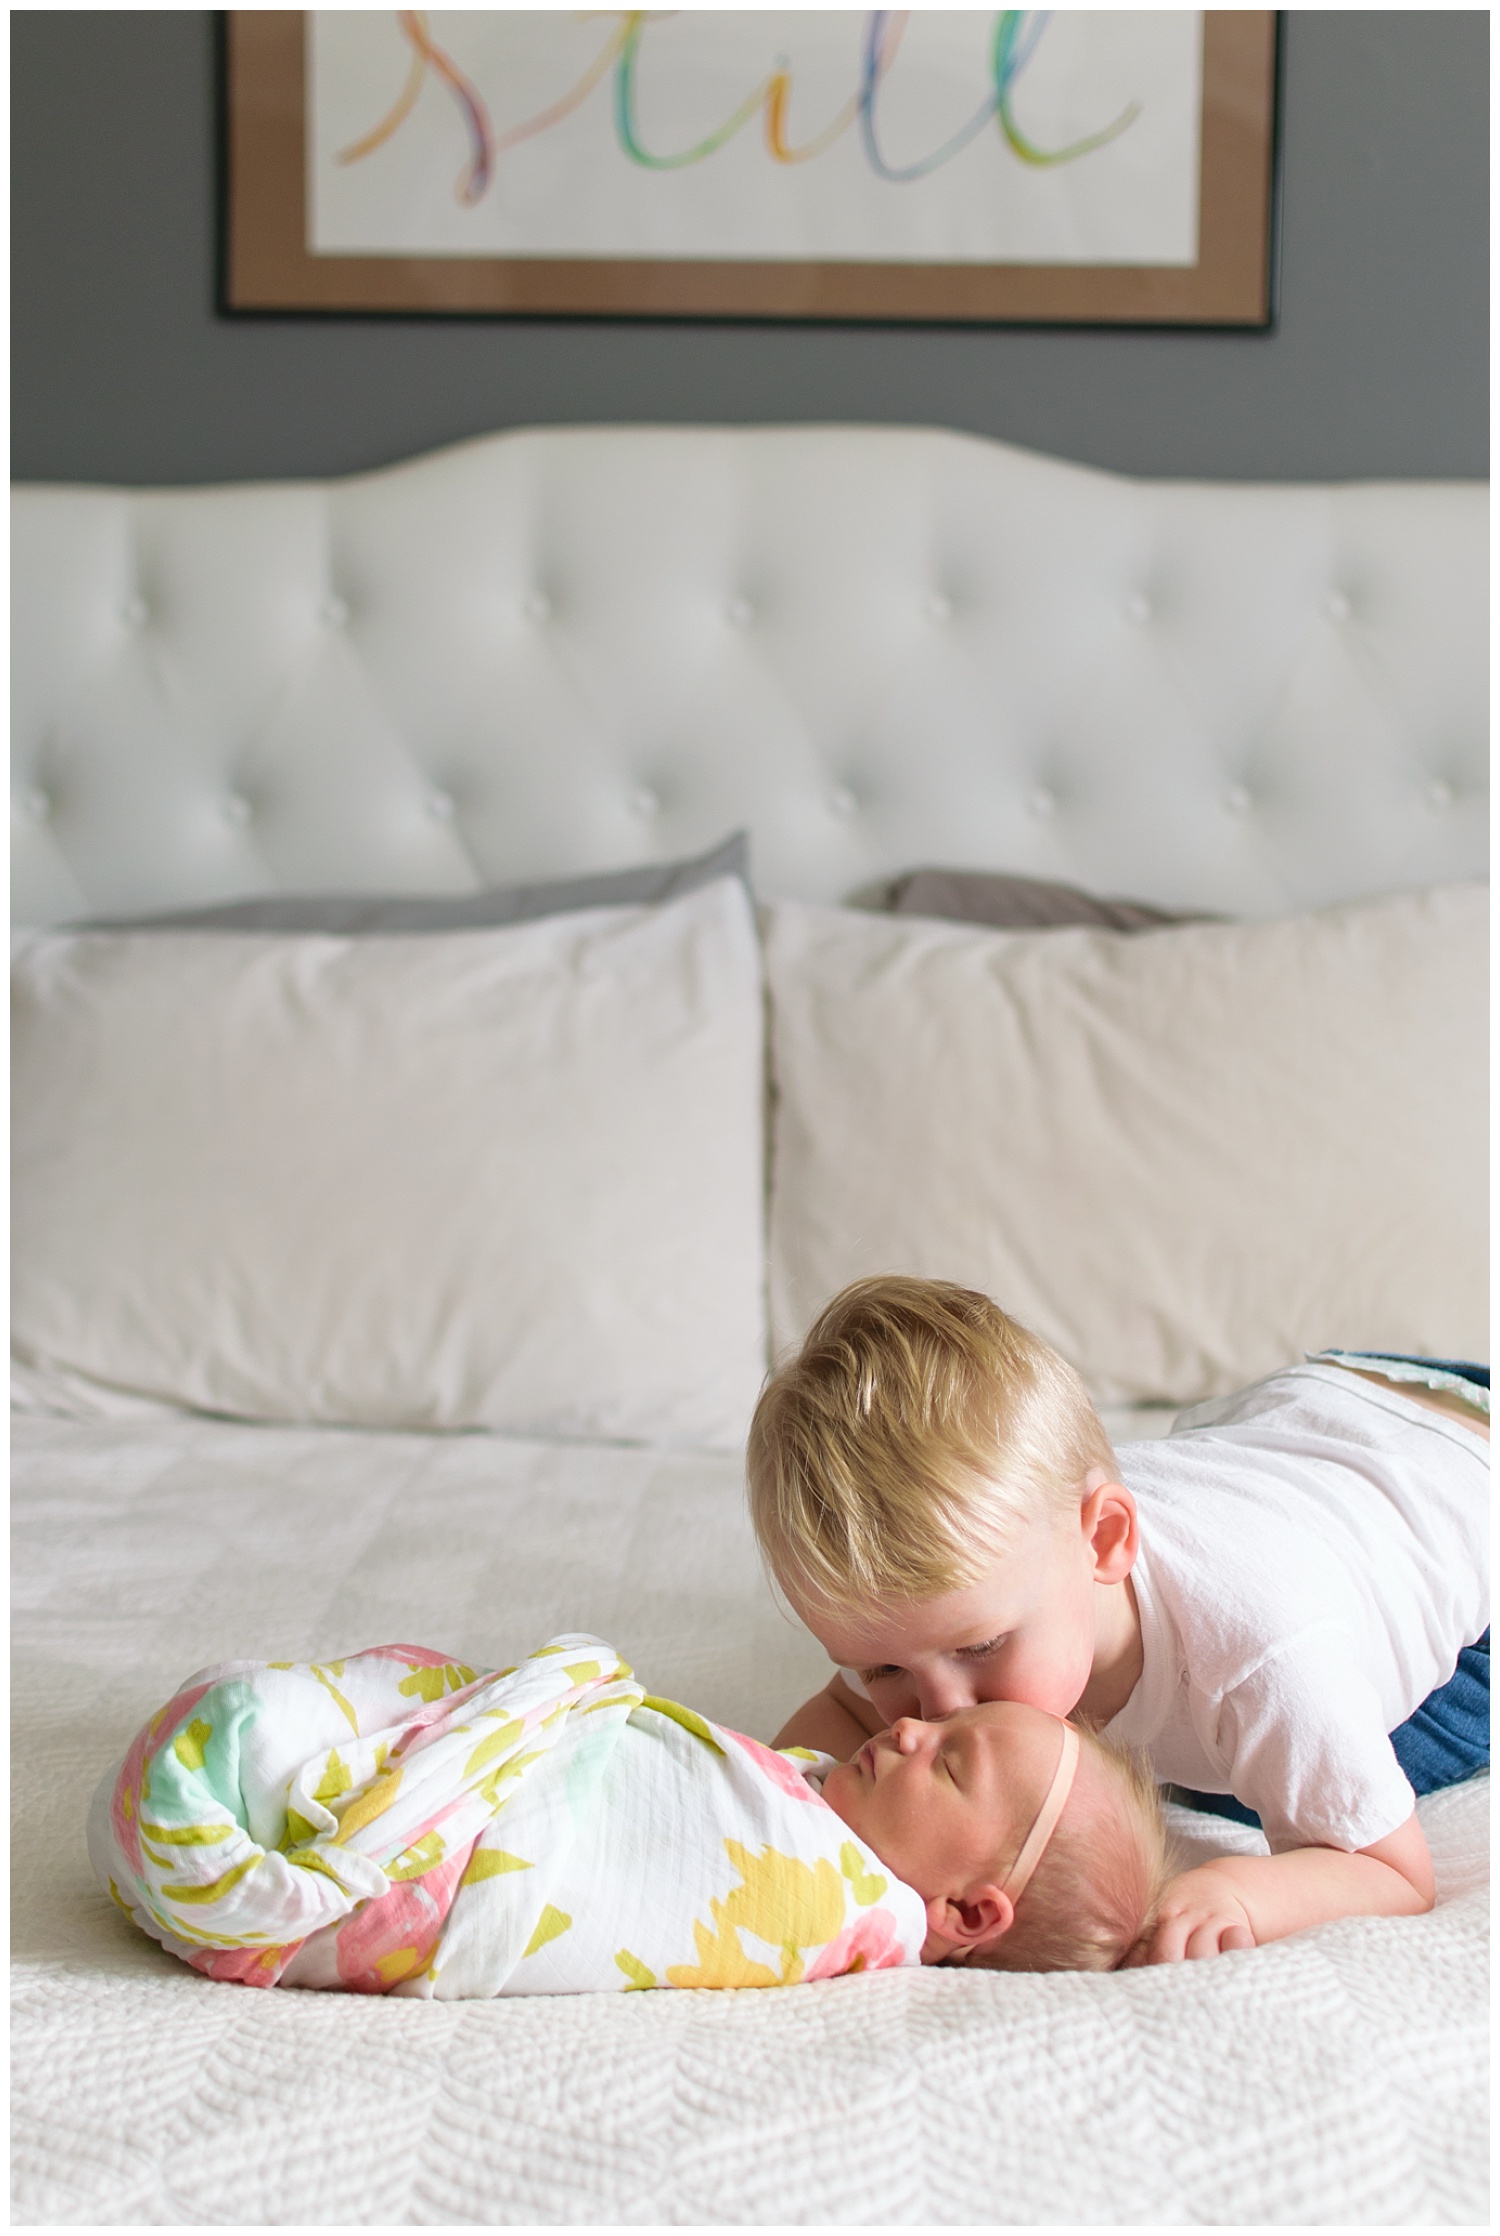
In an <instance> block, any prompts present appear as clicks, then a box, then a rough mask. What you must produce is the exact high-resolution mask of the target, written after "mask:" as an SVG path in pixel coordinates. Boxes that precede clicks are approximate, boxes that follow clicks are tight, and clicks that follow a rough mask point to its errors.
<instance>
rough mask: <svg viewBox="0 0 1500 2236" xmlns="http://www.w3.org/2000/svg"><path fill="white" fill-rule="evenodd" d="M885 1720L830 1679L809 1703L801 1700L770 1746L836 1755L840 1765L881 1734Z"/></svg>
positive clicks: (837, 1679)
mask: <svg viewBox="0 0 1500 2236" xmlns="http://www.w3.org/2000/svg"><path fill="white" fill-rule="evenodd" d="M884 1729H885V1719H884V1718H883V1717H882V1715H881V1713H880V1711H879V1709H878V1708H877V1707H876V1706H875V1704H874V1702H873V1701H869V1700H861V1699H860V1696H859V1694H858V1693H856V1692H851V1691H850V1689H849V1687H848V1686H847V1685H846V1684H845V1683H844V1680H843V1678H842V1677H834V1678H832V1679H831V1680H830V1682H829V1683H828V1684H826V1685H825V1686H824V1687H823V1690H822V1691H821V1692H820V1693H814V1694H813V1697H812V1699H811V1700H804V1701H803V1703H802V1706H801V1707H800V1708H799V1709H798V1710H797V1712H796V1714H795V1715H794V1716H790V1717H788V1719H787V1721H786V1722H785V1723H784V1724H783V1725H782V1727H781V1729H780V1731H778V1732H777V1734H776V1737H775V1738H774V1739H773V1740H772V1742H771V1744H772V1746H773V1747H816V1748H817V1750H818V1752H819V1753H820V1754H824V1755H836V1756H837V1757H838V1759H839V1761H840V1762H847V1761H848V1760H849V1757H850V1756H851V1755H852V1754H854V1753H856V1752H857V1751H858V1749H859V1748H861V1747H862V1746H863V1745H864V1743H865V1741H866V1740H867V1739H873V1738H874V1736H875V1734H876V1732H877V1731H884Z"/></svg>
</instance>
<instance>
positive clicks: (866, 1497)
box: [748, 1274, 1116, 1604]
mask: <svg viewBox="0 0 1500 2236" xmlns="http://www.w3.org/2000/svg"><path fill="white" fill-rule="evenodd" d="M1092 1467H1102V1468H1105V1469H1107V1470H1108V1472H1109V1473H1110V1474H1111V1475H1114V1474H1115V1473H1116V1463H1115V1456H1114V1453H1113V1451H1112V1450H1111V1448H1110V1442H1109V1438H1108V1437H1107V1436H1106V1434H1105V1432H1104V1424H1103V1423H1102V1422H1101V1420H1100V1419H1099V1416H1098V1414H1097V1413H1096V1412H1095V1411H1094V1408H1093V1405H1092V1403H1091V1402H1090V1399H1089V1395H1088V1392H1087V1391H1086V1390H1085V1388H1084V1386H1083V1384H1082V1382H1081V1381H1080V1380H1079V1378H1078V1376H1077V1374H1075V1373H1074V1371H1073V1369H1072V1367H1070V1366H1069V1365H1068V1363H1067V1361H1066V1360H1065V1359H1063V1358H1061V1357H1060V1356H1059V1355H1058V1353H1057V1352H1056V1351H1054V1350H1053V1349H1052V1346H1051V1345H1050V1344H1048V1343H1043V1342H1042V1341H1041V1340H1040V1338H1039V1337H1037V1336H1034V1335H1032V1334H1031V1333H1030V1331H1029V1330H1028V1329H1026V1328H1023V1327H1022V1326H1021V1324H1020V1322H1019V1321H1017V1320H1012V1319H1011V1317H1010V1315H1009V1314H1008V1313H1005V1312H1002V1311H1001V1309H1000V1307H999V1305H997V1304H994V1303H992V1302H991V1301H990V1299H989V1298H988V1297H986V1296H981V1295H980V1294H979V1292H978V1291H977V1290H975V1289H960V1288H957V1287H955V1286H954V1284H953V1283H952V1282H948V1281H921V1280H916V1279H913V1278H911V1277H909V1276H905V1275H899V1274H885V1275H881V1276H878V1277H877V1278H875V1279H873V1280H868V1281H856V1282H853V1283H852V1284H851V1285H850V1286H849V1287H848V1288H847V1289H844V1290H841V1291H840V1293H839V1295H838V1296H836V1297H835V1298H834V1300H833V1302H832V1303H831V1304H830V1305H828V1306H826V1307H825V1309H824V1310H823V1311H822V1312H821V1313H820V1314H819V1316H818V1318H817V1319H816V1320H815V1321H814V1323H813V1326H812V1328H811V1329H810V1330H809V1332H808V1336H807V1339H806V1341H805V1342H804V1344H803V1346H802V1348H801V1350H800V1351H799V1352H798V1353H797V1355H796V1357H795V1358H792V1359H790V1360H788V1361H787V1362H786V1363H785V1364H784V1365H782V1366H781V1367H780V1368H779V1369H778V1370H777V1371H776V1373H774V1374H773V1375H772V1376H771V1378H770V1380H769V1381H768V1383H767V1384H766V1387H765V1389H764V1390H763V1391H762V1392H761V1397H760V1403H759V1404H758V1405H757V1406H756V1409H755V1418H754V1420H753V1422H752V1423H751V1428H750V1449H749V1457H748V1472H749V1487H750V1512H751V1516H752V1518H753V1520H754V1524H755V1533H756V1536H757V1537H758V1538H759V1540H760V1544H761V1548H762V1551H763V1552H764V1554H765V1556H766V1559H767V1560H768V1562H769V1563H770V1566H771V1569H772V1571H773V1573H774V1574H775V1576H776V1578H777V1580H778V1581H779V1582H780V1583H781V1585H782V1586H783V1588H784V1589H786V1590H787V1591H789V1592H790V1593H791V1594H792V1595H793V1597H794V1598H798V1599H800V1600H802V1602H803V1603H804V1604H827V1603H830V1602H833V1603H837V1602H842V1601H847V1600H849V1599H850V1598H853V1599H856V1600H860V1601H865V1602H870V1601H877V1602H878V1601H883V1600H889V1599H929V1598H932V1597H934V1596H935V1595H936V1594H938V1593H939V1592H948V1591H954V1590H957V1589H959V1588H961V1587H962V1586H964V1585H966V1584H972V1583H974V1582H975V1581H977V1579H978V1578H979V1577H980V1576H981V1575H983V1574H984V1572H985V1571H986V1569H987V1568H989V1567H990V1566H991V1565H992V1563H993V1562H994V1560H995V1559H996V1557H997V1556H998V1555H1000V1554H1001V1553H1003V1552H1004V1551H1005V1550H1006V1549H1007V1548H1008V1546H1009V1545H1010V1544H1011V1543H1013V1542H1014V1539H1015V1536H1016V1534H1017V1532H1018V1529H1019V1528H1020V1526H1021V1525H1022V1524H1023V1523H1024V1522H1026V1521H1028V1520H1030V1519H1031V1518H1032V1517H1033V1516H1035V1515H1037V1514H1040V1513H1042V1512H1045V1511H1048V1510H1051V1511H1054V1512H1061V1511H1065V1510H1066V1509H1067V1508H1068V1507H1070V1506H1072V1505H1074V1504H1075V1503H1076V1501H1077V1499H1078V1497H1079V1493H1080V1487H1081V1485H1082V1483H1083V1479H1084V1477H1085V1476H1086V1475H1087V1473H1088V1471H1089V1469H1090V1468H1092Z"/></svg>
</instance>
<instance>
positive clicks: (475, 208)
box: [225, 9, 1276, 326]
mask: <svg viewBox="0 0 1500 2236" xmlns="http://www.w3.org/2000/svg"><path fill="white" fill-rule="evenodd" d="M226 39H227V47H226V71H225V86H226V116H225V125H226V130H227V135H228V138H227V150H226V156H227V160H226V166H225V177H226V187H227V193H226V243H225V300H226V305H227V307H228V308H229V309H231V310H238V311H284V312H285V311H292V312H307V311H324V312H340V311H342V312H370V311H386V312H404V313H411V312H439V313H488V314H492V315H493V314H495V313H505V314H510V315H526V314H532V315H536V316H547V317H557V316H560V315H561V316H570V317H576V316H614V317H628V318H640V317H674V318H705V317H708V318H715V317H717V318H778V319H789V318H809V319H890V320H902V321H907V320H934V321H945V322H952V321H975V322H986V321H988V322H1004V321H1017V322H1034V323H1047V324H1052V323H1085V324H1122V325H1214V326H1262V325H1265V324H1266V323H1267V322H1268V320H1269V316H1270V269H1271V208H1272V174H1273V153H1274V126H1275V87H1276V17H1275V14H1274V12H1273V11H1266V10H1254V11H1219V10H1205V11H1202V12H1198V11H1193V10H1183V9H1173V10H1160V11H1149V10H1131V9H1123V10H1107V11H1099V12H1089V11H1083V10H1072V9H1069V10H1063V11H1058V12H1056V13H1047V12H1029V11H1025V10H1010V9H1006V10H1001V11H996V12H986V11H979V10H975V9H964V10H953V11H945V10H931V11H928V10H913V11H904V12H903V11H890V10H880V9H877V10H873V11H871V12H869V13H856V12H854V11H852V10H810V11H801V12H790V11H789V12H781V11H776V10H769V9H767V10H725V11H720V10H710V9H685V10H678V11H673V12H669V13H658V12H652V11H645V10H617V11H613V12H602V13H601V12H599V11H596V10H592V9H590V10H574V11H562V10H557V11H552V10H547V11H541V10H537V11H533V10H526V9H494V10H485V9H469V10H457V9H456V10H453V11H442V10H435V11H433V12H431V13H428V12H426V11H423V10H420V9H400V10H390V11H374V10H358V9H339V10H327V11H324V10H315V11H310V12H307V13H303V12H291V11H281V10H244V11H239V10H236V11H231V13H230V14H229V17H228V22H227V31H226Z"/></svg>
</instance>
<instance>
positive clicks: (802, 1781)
mask: <svg viewBox="0 0 1500 2236" xmlns="http://www.w3.org/2000/svg"><path fill="white" fill-rule="evenodd" d="M724 1736H725V1738H726V1739H733V1740H734V1741H736V1743H737V1744H738V1745H739V1746H741V1747H743V1748H744V1750H745V1752H746V1754H747V1755H752V1756H753V1757H754V1759H755V1760H756V1762H758V1763H759V1764H760V1767H761V1769H762V1770H763V1771H764V1772H765V1774H766V1776H767V1777H768V1778H769V1779H770V1781H771V1783H772V1784H773V1785H775V1786H780V1788H781V1790H782V1792H783V1793H785V1794H790V1795H791V1797H792V1799H793V1800H794V1801H811V1802H814V1803H816V1805H817V1806H818V1808H820V1809H826V1808H827V1806H828V1804H827V1802H826V1801H825V1800H824V1799H823V1796H822V1795H821V1794H820V1793H819V1792H818V1791H817V1789H816V1788H815V1787H813V1786H810V1785H809V1784H808V1782H807V1778H806V1776H805V1775H804V1773H803V1770H802V1767H801V1765H800V1764H799V1763H795V1762H791V1761H789V1760H788V1759H787V1757H786V1756H785V1755H778V1754H777V1752H776V1750H775V1748H774V1747H763V1746H762V1745H761V1743H760V1741H759V1740H758V1739H747V1738H746V1737H745V1734H744V1733H743V1732H742V1731H726V1732H725V1733H724Z"/></svg>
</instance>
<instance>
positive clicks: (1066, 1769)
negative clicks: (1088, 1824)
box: [1000, 1723, 1078, 1905]
mask: <svg viewBox="0 0 1500 2236" xmlns="http://www.w3.org/2000/svg"><path fill="white" fill-rule="evenodd" d="M1077 1768H1078V1734H1077V1732H1076V1731H1075V1730H1074V1729H1073V1726H1072V1725H1071V1724H1068V1723H1065V1724H1064V1725H1063V1737H1062V1753H1061V1754H1060V1755H1059V1756H1058V1758H1057V1768H1056V1769H1055V1770H1054V1771H1053V1773H1052V1783H1051V1785H1050V1786H1049V1787H1048V1788H1047V1792H1046V1795H1045V1797H1044V1799H1043V1801H1042V1806H1041V1808H1040V1809H1038V1811H1037V1813H1036V1821H1035V1823H1034V1824H1033V1825H1032V1828H1031V1830H1030V1832H1028V1833H1027V1835H1026V1838H1025V1839H1024V1840H1023V1842H1022V1843H1021V1853H1020V1854H1019V1855H1018V1856H1017V1857H1016V1860H1015V1862H1014V1863H1013V1864H1012V1865H1011V1867H1010V1869H1009V1871H1008V1872H1007V1873H1006V1875H1005V1884H1004V1885H1003V1886H1002V1887H1001V1889H1000V1892H1001V1893H1002V1894H1008V1895H1009V1896H1010V1899H1011V1903H1012V1905H1014V1904H1015V1903H1017V1902H1019V1901H1020V1899H1021V1897H1022V1895H1023V1894H1024V1893H1025V1892H1026V1887H1027V1883H1028V1881H1029V1880H1030V1878H1031V1874H1032V1873H1033V1871H1035V1869H1036V1867H1037V1865H1038V1864H1039V1863H1040V1862H1041V1860H1042V1857H1043V1856H1044V1855H1045V1854H1046V1852H1047V1842H1048V1841H1049V1840H1050V1839H1051V1838H1052V1835H1053V1833H1054V1832H1056V1830H1057V1821H1058V1819H1059V1817H1060V1816H1061V1815H1062V1813H1063V1811H1064V1809H1066V1807H1067V1806H1068V1796H1069V1794H1070V1793H1071V1792H1072V1791H1073V1774H1074V1772H1075V1771H1076V1770H1077Z"/></svg>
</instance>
